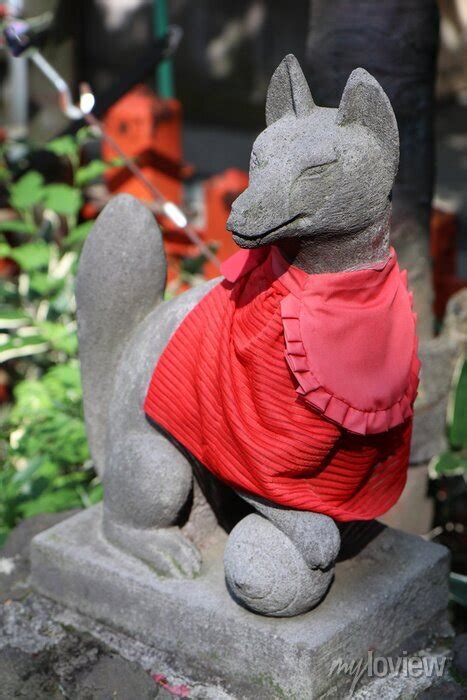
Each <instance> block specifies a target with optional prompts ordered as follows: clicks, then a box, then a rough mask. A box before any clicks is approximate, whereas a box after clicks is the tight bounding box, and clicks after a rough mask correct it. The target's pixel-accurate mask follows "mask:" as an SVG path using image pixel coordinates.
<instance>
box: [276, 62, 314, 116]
mask: <svg viewBox="0 0 467 700" xmlns="http://www.w3.org/2000/svg"><path fill="white" fill-rule="evenodd" d="M314 106H315V103H314V102H313V98H312V96H311V92H310V88H309V87H308V83H307V81H306V78H305V76H304V75H303V71H302V69H301V68H300V64H299V62H298V61H297V59H296V58H295V56H294V55H293V54H291V53H289V54H288V55H287V56H286V57H285V58H284V60H283V61H282V62H281V63H280V64H279V66H278V67H277V68H276V70H275V71H274V75H273V76H272V78H271V82H270V83H269V87H268V96H267V98H266V124H267V125H268V126H270V125H271V124H272V123H273V122H275V121H277V120H278V119H280V118H281V117H284V116H285V115H286V114H291V115H295V116H296V117H304V116H306V115H307V114H309V113H310V112H311V110H312V109H313V107H314Z"/></svg>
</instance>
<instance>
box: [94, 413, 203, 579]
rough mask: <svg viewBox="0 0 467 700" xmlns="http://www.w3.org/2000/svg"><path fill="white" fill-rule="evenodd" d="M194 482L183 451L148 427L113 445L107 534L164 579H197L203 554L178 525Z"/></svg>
mask: <svg viewBox="0 0 467 700" xmlns="http://www.w3.org/2000/svg"><path fill="white" fill-rule="evenodd" d="M192 484H193V473H192V469H191V466H190V464H189V463H188V462H187V460H186V459H185V458H184V457H183V455H182V454H181V452H180V451H179V450H177V448H176V447H174V446H173V445H172V444H171V443H170V442H169V441H168V440H167V439H166V438H165V437H164V436H163V435H161V434H159V433H157V432H156V431H155V430H154V429H153V428H152V427H151V426H150V425H149V424H144V423H143V424H142V425H141V429H140V430H139V431H135V432H131V433H128V434H126V435H124V436H122V438H121V439H119V440H116V442H115V443H114V445H113V447H112V452H111V459H110V460H109V463H108V468H107V469H106V472H105V475H104V487H105V500H104V519H103V532H104V535H105V536H106V538H107V539H108V540H109V542H111V543H112V544H113V545H115V546H117V547H118V548H120V549H123V550H124V551H125V552H127V553H129V554H131V555H132V556H135V557H137V558H138V559H141V560H142V561H144V562H145V563H146V564H148V565H149V566H151V568H153V569H155V570H156V571H157V572H158V573H159V574H160V575H163V576H170V577H173V578H180V577H192V576H194V575H196V574H197V573H198V572H199V569H200V566H201V557H200V554H199V551H198V549H197V548H196V547H195V545H194V544H192V543H191V542H190V541H189V540H188V539H187V538H186V537H184V535H183V534H182V532H181V531H180V528H179V527H178V526H177V520H178V518H179V515H180V512H181V511H182V509H183V508H184V506H185V504H186V502H187V500H188V498H189V494H190V491H191V488H192Z"/></svg>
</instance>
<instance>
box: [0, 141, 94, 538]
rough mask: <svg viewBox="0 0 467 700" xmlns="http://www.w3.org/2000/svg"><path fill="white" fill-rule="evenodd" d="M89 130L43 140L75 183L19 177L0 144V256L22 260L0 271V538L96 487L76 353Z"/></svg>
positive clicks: (84, 502) (90, 171) (83, 499)
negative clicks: (1, 380) (10, 272)
mask: <svg viewBox="0 0 467 700" xmlns="http://www.w3.org/2000/svg"><path fill="white" fill-rule="evenodd" d="M89 135H90V131H89V129H82V130H81V131H80V132H78V135H77V136H76V138H75V137H71V136H63V137H60V138H57V139H55V140H54V141H51V142H50V143H49V144H47V146H46V149H47V150H48V151H50V152H52V153H54V154H55V155H56V156H58V157H59V158H63V159H64V160H67V161H68V162H69V163H70V164H71V171H72V177H73V181H72V183H71V184H70V182H67V183H64V182H54V183H46V182H45V179H44V177H43V176H42V174H40V173H39V172H36V171H30V172H27V173H26V174H25V175H22V176H21V177H20V178H19V179H16V181H15V178H14V177H13V174H12V173H11V172H10V171H9V169H8V164H7V160H6V159H4V157H3V156H4V149H5V147H4V146H3V145H2V146H0V179H1V180H2V181H3V182H5V183H6V187H7V190H8V194H9V206H10V211H9V212H8V216H7V217H2V219H1V220H0V257H4V258H5V257H8V258H10V259H12V260H14V261H15V262H16V263H17V265H18V267H19V274H18V275H16V276H14V277H11V278H0V363H1V364H2V368H5V370H6V371H7V373H8V375H9V379H10V384H11V386H12V387H13V392H12V400H11V402H10V403H8V404H6V405H5V404H4V405H3V406H0V409H1V410H0V544H1V543H2V541H3V540H4V538H5V537H6V536H7V534H8V532H9V530H10V529H11V528H12V527H14V526H15V525H16V524H17V523H18V522H19V521H20V520H21V519H22V518H25V517H29V516H31V515H35V514H37V513H41V512H53V511H59V510H64V509H69V508H80V507H84V506H88V505H90V504H93V503H96V502H97V501H98V500H100V498H101V497H102V489H101V485H100V483H99V481H98V478H97V477H96V475H95V472H94V470H93V467H92V463H91V461H90V456H89V452H88V446H87V441H86V434H85V428H84V420H83V410H82V392H81V384H80V375H79V365H78V361H77V359H76V355H77V350H78V342H77V334H76V319H75V308H76V303H75V298H74V286H75V279H74V275H75V272H76V268H77V262H78V258H79V253H80V250H81V247H82V245H83V243H84V241H85V240H86V237H87V235H88V233H89V231H90V229H91V227H92V223H93V222H89V221H88V222H84V223H80V221H79V212H80V210H81V207H82V205H83V202H84V197H83V191H82V188H83V187H84V186H85V185H86V184H87V183H88V182H91V181H92V180H94V179H96V177H99V176H101V175H102V173H103V172H104V170H105V167H106V165H105V164H104V163H102V161H100V160H98V161H92V162H91V163H89V164H87V165H81V164H80V149H81V145H82V143H83V142H84V141H85V140H87V139H89ZM69 171H70V169H69V168H68V171H67V172H69ZM12 215H13V216H16V218H12Z"/></svg>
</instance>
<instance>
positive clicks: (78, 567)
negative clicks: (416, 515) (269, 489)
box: [31, 506, 448, 700]
mask: <svg viewBox="0 0 467 700" xmlns="http://www.w3.org/2000/svg"><path fill="white" fill-rule="evenodd" d="M373 535H374V536H373V539H371V540H370V541H369V542H368V543H367V544H366V545H365V546H363V547H360V551H359V552H358V553H356V554H354V555H353V556H349V557H348V558H347V559H346V560H343V561H340V562H339V563H338V564H337V567H336V576H335V581H334V583H333V585H332V587H331V590H330V592H329V594H328V595H327V597H326V599H325V600H324V601H323V602H322V603H321V605H319V606H318V607H317V608H316V609H315V610H312V611H311V612H309V613H307V614H305V615H301V616H299V617H296V618H288V619H285V618H282V619H281V618H275V619H273V618H265V617H260V616H257V615H255V614H253V613H251V612H249V611H247V610H244V609H243V608H241V607H239V606H238V605H237V604H236V603H235V602H234V601H233V600H232V599H231V598H230V596H229V594H228V592H227V590H226V587H225V583H224V574H223V566H222V553H223V546H224V542H223V541H221V540H220V539H219V541H217V542H216V543H214V544H212V545H211V547H210V548H209V549H208V551H205V552H204V563H203V569H202V572H201V574H200V576H198V577H197V578H195V579H193V580H173V579H161V578H159V577H158V576H157V575H156V574H155V573H154V572H153V571H152V570H150V569H149V568H148V567H147V566H146V565H144V564H142V563H141V562H139V561H137V560H136V559H133V558H132V557H130V556H128V555H125V554H123V553H122V552H120V551H119V550H118V549H115V548H114V547H113V546H111V545H110V544H108V542H107V541H106V540H105V539H104V538H103V536H102V534H101V507H100V506H95V507H93V508H91V509H89V510H86V511H83V512H81V513H79V514H78V515H75V516H73V517H72V518H70V519H69V520H66V521H64V522H62V523H60V524H58V525H56V526H54V527H52V528H51V529H50V530H47V531H45V532H43V533H41V534H39V535H37V536H36V537H35V538H34V540H33V542H32V550H31V556H32V573H31V575H32V583H33V585H34V587H35V588H36V589H37V590H38V591H39V592H40V593H42V594H44V595H46V596H48V597H49V598H52V599H53V600H55V601H58V602H59V603H63V604H65V605H66V606H68V607H69V608H71V609H74V610H76V611H78V612H80V613H83V614H84V615H87V616H90V617H92V618H94V619H97V620H99V621H101V622H103V623H105V624H107V625H109V626H111V627H112V628H114V629H116V630H120V631H123V632H125V633H127V634H129V635H130V636H132V637H134V638H136V639H139V640H141V641H142V642H144V643H145V644H147V645H149V646H153V647H155V648H158V649H161V650H162V651H164V652H165V653H167V654H168V655H169V656H170V658H171V661H172V662H173V665H174V668H175V669H178V670H180V672H182V673H183V674H184V675H186V676H190V677H191V678H193V679H195V680H198V679H199V680H202V681H203V682H213V683H216V682H220V683H221V684H222V685H223V686H224V687H225V688H227V690H228V691H229V692H231V693H232V694H233V695H234V696H235V697H238V698H255V700H260V699H261V698H267V699H268V700H271V699H272V698H288V699H291V698H295V699H297V700H302V699H303V700H304V699H306V700H310V699H311V698H317V697H320V696H321V695H322V694H323V693H326V692H327V691H331V696H330V697H334V696H335V695H334V694H335V693H337V695H336V697H343V694H344V692H345V690H344V689H345V687H347V686H349V685H350V683H351V682H352V680H353V677H352V676H351V675H349V674H345V673H342V672H341V673H338V672H337V671H335V672H332V668H333V662H334V663H335V662H337V661H338V660H342V661H343V662H347V663H348V662H351V661H353V660H356V659H359V658H363V659H364V660H365V659H366V657H367V653H368V650H369V649H373V650H374V651H375V653H378V654H380V655H382V656H387V655H389V654H391V653H397V651H398V650H399V651H402V650H405V651H410V650H411V649H412V650H413V649H414V648H416V649H419V648H423V646H425V645H426V644H427V642H428V640H429V638H430V635H432V634H433V633H435V634H436V633H437V632H439V630H440V629H441V628H442V627H443V625H444V624H445V613H446V605H447V596H448V590H447V574H448V554H447V550H446V549H445V548H444V547H441V546H439V545H434V544H429V543H427V542H424V541H423V540H421V539H420V538H418V537H415V536H413V535H408V534H405V533H402V532H399V531H396V530H392V529H390V528H383V527H382V526H381V527H379V526H376V528H375V533H373ZM367 539H368V538H367Z"/></svg>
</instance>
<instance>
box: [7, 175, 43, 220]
mask: <svg viewBox="0 0 467 700" xmlns="http://www.w3.org/2000/svg"><path fill="white" fill-rule="evenodd" d="M43 195H44V178H43V177H42V175H41V174H40V173H37V172H35V171H34V170H32V171H30V172H29V173H26V175H23V177H21V178H20V179H19V180H18V181H17V182H15V183H14V184H12V185H10V204H11V206H12V207H13V208H14V209H18V210H19V211H24V210H25V209H30V208H31V207H34V206H35V205H36V204H39V203H40V202H41V201H42V197H43Z"/></svg>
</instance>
